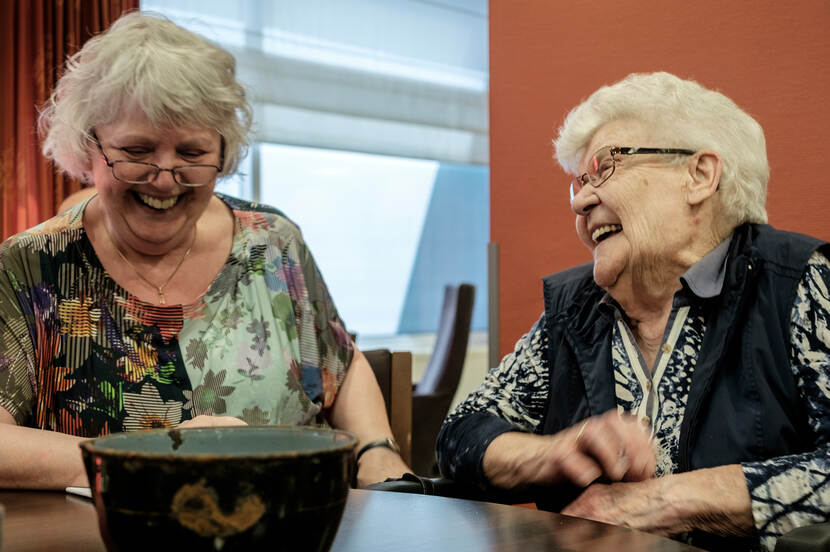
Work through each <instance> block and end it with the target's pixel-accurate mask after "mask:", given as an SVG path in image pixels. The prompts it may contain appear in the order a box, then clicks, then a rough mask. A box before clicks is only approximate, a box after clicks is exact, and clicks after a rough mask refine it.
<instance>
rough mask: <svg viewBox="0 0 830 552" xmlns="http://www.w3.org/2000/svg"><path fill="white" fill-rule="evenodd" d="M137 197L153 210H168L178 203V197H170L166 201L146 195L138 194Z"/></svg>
mask: <svg viewBox="0 0 830 552" xmlns="http://www.w3.org/2000/svg"><path fill="white" fill-rule="evenodd" d="M138 197H140V198H141V201H143V202H144V203H146V204H147V205H149V206H150V207H152V208H153V209H169V208H170V207H172V206H173V205H175V204H176V202H177V201H179V196H174V197H170V198H167V199H158V198H156V197H153V196H148V195H146V194H138Z"/></svg>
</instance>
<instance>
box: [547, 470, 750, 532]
mask: <svg viewBox="0 0 830 552" xmlns="http://www.w3.org/2000/svg"><path fill="white" fill-rule="evenodd" d="M561 513H563V514H565V515H569V516H575V517H581V518H587V519H592V520H594V521H602V522H605V523H610V524H613V525H622V526H625V527H631V528H634V529H640V530H642V531H648V532H650V533H656V534H658V535H666V536H671V535H677V534H679V533H683V532H685V531H690V530H692V529H701V530H703V531H708V532H710V533H715V534H720V535H749V534H752V532H753V531H754V530H755V523H754V519H753V517H752V509H751V503H750V498H749V491H748V490H747V488H746V481H745V479H744V475H743V470H742V469H741V466H740V465H737V464H735V465H730V466H719V467H717V468H710V469H704V470H696V471H691V472H687V473H681V474H675V475H667V476H665V477H660V478H657V479H651V480H648V481H640V482H636V483H613V484H611V485H602V484H599V483H595V484H593V485H591V486H590V487H588V488H587V489H586V490H585V491H584V492H583V493H582V494H581V495H579V497H578V498H577V499H576V500H574V501H573V502H571V503H570V504H569V505H568V506H566V507H565V508H564V509H563V510H562V512H561Z"/></svg>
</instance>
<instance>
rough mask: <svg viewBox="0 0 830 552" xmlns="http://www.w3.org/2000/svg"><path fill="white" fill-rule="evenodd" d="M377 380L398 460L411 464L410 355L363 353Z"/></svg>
mask: <svg viewBox="0 0 830 552" xmlns="http://www.w3.org/2000/svg"><path fill="white" fill-rule="evenodd" d="M363 354H364V355H365V356H366V359H367V360H368V361H369V365H370V366H371V367H372V371H374V373H375V378H376V379H377V380H378V385H379V386H380V391H381V394H382V395H383V400H384V402H386V415H387V416H388V417H389V425H390V426H392V435H393V436H394V437H395V441H397V443H398V446H400V447H401V458H403V461H404V462H406V464H407V465H410V463H411V461H412V353H409V352H394V353H393V352H390V351H389V349H372V350H369V351H363Z"/></svg>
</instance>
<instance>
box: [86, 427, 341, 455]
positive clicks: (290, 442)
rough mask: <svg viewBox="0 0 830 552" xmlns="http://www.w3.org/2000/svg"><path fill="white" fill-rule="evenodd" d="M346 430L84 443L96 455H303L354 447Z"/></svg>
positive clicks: (139, 436)
mask: <svg viewBox="0 0 830 552" xmlns="http://www.w3.org/2000/svg"><path fill="white" fill-rule="evenodd" d="M356 443H357V439H356V438H355V437H354V436H353V435H351V434H349V433H346V432H343V431H336V430H331V429H318V428H308V427H274V426H271V427H250V426H248V427H210V428H194V429H170V430H164V429H163V430H151V431H137V432H130V433H116V434H112V435H107V436H105V437H100V438H98V439H94V440H92V441H87V442H85V443H84V444H83V445H82V446H84V448H86V449H87V450H89V451H90V452H92V453H95V454H108V455H112V454H115V455H120V454H124V455H129V456H134V455H148V456H156V455H165V456H167V455H175V456H188V457H199V456H210V457H213V456H216V455H222V456H261V455H264V456H283V455H285V456H302V455H307V454H317V453H320V452H334V451H338V450H346V449H350V448H353V447H354V446H355V445H356Z"/></svg>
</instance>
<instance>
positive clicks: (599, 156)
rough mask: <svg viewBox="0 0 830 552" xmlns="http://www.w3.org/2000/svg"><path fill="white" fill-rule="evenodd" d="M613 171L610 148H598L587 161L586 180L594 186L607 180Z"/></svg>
mask: <svg viewBox="0 0 830 552" xmlns="http://www.w3.org/2000/svg"><path fill="white" fill-rule="evenodd" d="M613 173H614V156H613V155H611V148H602V149H601V150H598V151H597V152H596V153H594V155H593V156H592V157H591V159H590V160H589V161H588V172H587V173H586V174H587V175H588V181H589V182H590V183H591V185H592V186H594V187H596V186H599V185H600V184H602V183H603V182H605V181H606V180H608V179H609V178H610V177H611V175H612V174H613Z"/></svg>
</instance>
